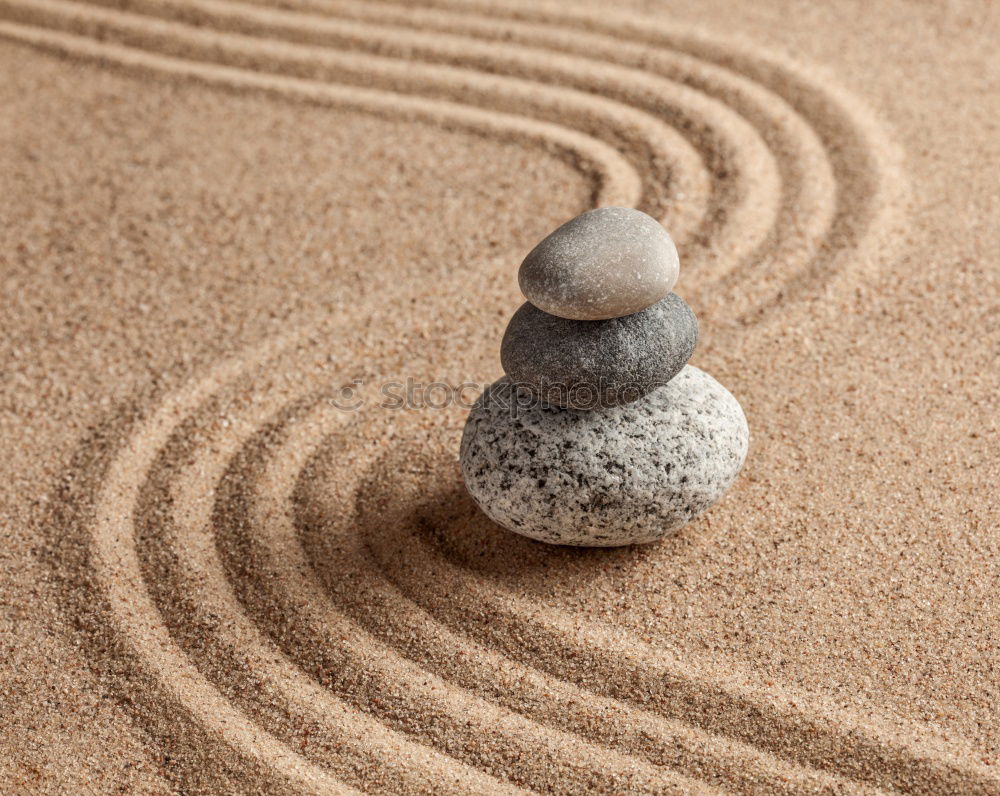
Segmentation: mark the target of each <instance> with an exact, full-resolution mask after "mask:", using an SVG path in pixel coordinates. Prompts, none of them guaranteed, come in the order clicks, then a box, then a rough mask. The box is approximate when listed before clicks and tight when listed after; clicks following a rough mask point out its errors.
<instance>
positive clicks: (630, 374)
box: [500, 293, 698, 409]
mask: <svg viewBox="0 0 1000 796" xmlns="http://www.w3.org/2000/svg"><path fill="white" fill-rule="evenodd" d="M697 342H698V320H697V318H695V316H694V313H693V312H692V311H691V308H690V307H689V306H688V305H687V303H686V302H685V301H684V299H682V298H681V297H680V296H678V295H677V294H676V293H671V294H669V295H668V296H667V297H666V298H665V299H663V300H662V301H658V302H657V303H656V304H654V305H653V306H652V307H648V308H647V309H645V310H643V311H642V312H637V313H635V314H633V315H626V316H625V317H623V318H612V319H611V320H606V321H571V320H568V319H566V318H557V317H556V316H555V315H549V314H548V313H546V312H542V311H541V310H540V309H538V308H537V307H535V306H533V305H531V304H529V303H526V304H523V305H522V306H521V308H520V309H518V311H517V312H515V313H514V317H513V318H511V320H510V323H509V324H508V326H507V331H506V332H505V333H504V336H503V342H502V343H501V344H500V362H501V364H502V365H503V369H504V372H505V373H506V374H507V376H508V377H509V378H510V380H511V381H512V382H514V383H515V384H518V385H519V386H520V387H522V388H524V389H527V390H528V391H529V392H530V393H531V394H532V395H535V396H537V397H539V398H540V399H541V400H543V401H545V402H546V403H549V404H552V405H554V406H564V407H573V408H577V409H593V408H596V407H600V406H616V405H618V404H622V403H628V402H629V401H634V400H637V399H639V398H641V397H642V396H643V395H645V394H646V393H648V392H649V391H650V390H652V389H654V388H655V387H657V386H660V385H663V384H666V383H667V382H668V381H670V379H672V378H673V377H674V376H675V375H676V374H677V373H678V372H679V371H680V369H681V368H683V367H684V365H685V364H686V363H687V361H688V360H689V359H690V358H691V354H692V352H693V351H694V348H695V345H696V343H697Z"/></svg>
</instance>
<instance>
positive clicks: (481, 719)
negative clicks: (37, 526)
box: [0, 0, 996, 793]
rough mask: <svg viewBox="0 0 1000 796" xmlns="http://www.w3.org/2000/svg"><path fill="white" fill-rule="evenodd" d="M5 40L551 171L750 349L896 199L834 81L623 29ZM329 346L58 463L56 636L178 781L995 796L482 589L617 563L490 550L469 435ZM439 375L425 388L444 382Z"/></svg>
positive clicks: (123, 420)
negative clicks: (90, 659)
mask: <svg viewBox="0 0 1000 796" xmlns="http://www.w3.org/2000/svg"><path fill="white" fill-rule="evenodd" d="M0 35H3V36H4V37H7V38H10V39H15V40H18V41H23V42H28V43H31V44H34V45H36V46H38V47H42V48H45V49H48V50H51V51H56V52H59V53H62V54H65V55H67V56H70V57H78V58H85V59H90V60H97V61H100V62H102V63H106V64H108V65H111V66H114V67H117V68H125V69H129V70H133V71H138V72H140V73H143V74H147V75H149V76H150V78H152V79H164V78H166V77H169V78H175V79H194V80H200V81H205V82H209V83H212V84H217V85H220V86H224V87H227V88H230V89H234V90H250V91H262V92H267V93H270V94H273V95H274V96H275V97H277V98H282V99H286V100H289V101H304V102H311V103H319V104H325V105H331V106H336V107H344V108H349V109H353V110H362V111H365V112H370V113H376V114H381V115H391V116H394V117H400V116H401V117H403V118H409V119H414V120H419V121H421V122H425V123H432V124H439V125H442V126H446V127H450V128H459V129H463V130H468V131H471V132H474V133H475V134H477V135H485V136H492V137H503V138H506V139H513V140H516V141H520V142H523V143H524V144H525V146H530V147H543V148H544V149H546V150H547V151H549V152H553V153H556V154H557V155H559V156H561V157H564V158H566V159H568V160H569V161H570V162H572V163H573V164H574V165H576V166H577V167H578V168H579V169H580V170H581V171H582V172H583V173H584V174H586V175H588V176H589V177H590V178H591V180H592V182H593V185H594V194H593V201H594V203H595V204H628V205H635V206H638V207H641V208H643V209H645V210H647V211H649V212H651V213H654V214H656V215H657V216H659V217H660V218H661V219H663V221H664V223H665V224H667V225H668V226H669V227H670V229H671V230H672V231H675V232H676V236H677V238H678V241H679V243H680V246H681V249H682V256H683V258H684V263H685V266H686V267H685V273H686V274H687V276H686V277H685V283H684V284H685V288H686V289H687V290H690V291H691V292H692V304H694V305H695V306H696V307H697V308H698V309H699V311H700V312H701V313H702V315H703V317H706V318H707V319H708V322H709V323H711V322H713V321H712V319H713V318H715V319H716V321H718V322H719V323H722V322H723V320H724V319H727V318H731V317H733V316H735V317H736V318H737V319H738V321H739V328H744V329H745V328H746V327H748V326H755V325H756V326H757V327H758V328H757V330H756V331H757V333H761V329H762V328H766V326H767V324H769V323H774V322H779V321H780V313H776V312H774V311H773V310H774V309H775V307H776V306H777V304H778V303H779V302H781V303H782V304H783V305H787V304H788V303H790V302H794V301H798V300H815V299H817V298H821V297H822V296H824V295H826V294H827V293H828V292H830V291H834V290H837V289H840V288H842V287H843V286H845V285H847V286H849V285H850V284H852V282H854V281H856V280H857V279H859V278H862V277H863V276H864V274H865V272H866V269H868V268H872V267H875V266H876V265H877V258H876V256H875V253H876V252H877V251H881V250H883V249H884V246H885V243H886V241H887V240H889V239H891V236H892V235H893V232H894V229H895V224H896V223H897V220H896V218H895V217H894V213H895V212H896V209H897V208H898V207H899V206H900V205H901V197H903V196H904V195H905V183H904V181H903V180H902V179H901V177H900V172H899V165H898V164H899V156H898V153H897V151H896V149H895V147H894V146H893V145H892V144H891V142H890V141H889V140H888V139H887V138H886V137H885V135H884V134H883V133H882V131H881V130H880V129H879V127H878V125H877V124H876V123H875V121H874V120H873V119H872V117H871V116H870V115H869V114H868V113H867V112H866V111H865V110H864V109H863V108H862V107H861V106H860V105H859V104H858V103H857V102H856V101H855V100H854V99H853V98H852V97H850V96H849V95H847V94H845V93H843V92H842V91H840V90H839V89H837V88H836V87H835V84H833V83H831V82H830V81H829V80H828V79H827V78H826V77H825V76H823V77H822V79H821V78H820V77H818V76H817V75H815V74H813V73H812V72H810V71H809V70H808V69H805V68H804V67H802V66H800V65H797V64H794V63H791V62H789V61H786V60H784V59H782V58H779V57H777V56H774V55H772V54H769V53H764V52H761V51H759V50H757V49H755V48H754V47H753V46H751V45H749V44H743V43H740V44H737V43H733V42H729V41H726V40H722V39H718V38H715V37H712V36H709V35H707V34H705V33H702V32H694V31H685V30H674V29H672V28H669V27H667V26H664V25H663V24H661V23H650V22H649V21H648V20H641V21H640V20H637V19H636V18H634V17H630V16H628V15H626V14H623V13H621V14H620V13H614V14H612V13H608V14H595V13H594V12H584V11H571V10H567V9H565V8H563V9H559V8H549V7H548V6H546V5H545V4H544V3H532V4H531V5H530V6H529V5H510V6H504V7H503V8H499V7H496V6H490V5H480V4H478V3H476V4H472V5H467V4H462V5H461V7H459V6H454V5H452V4H450V3H446V2H440V3H427V4H422V5H421V7H420V8H418V9H413V8H403V7H402V6H399V5H395V4H391V3H366V2H353V1H351V2H338V1H337V0H309V1H308V2H305V3H303V4H301V6H300V7H299V8H298V9H297V10H294V11H289V10H278V9H273V8H268V7H265V6H263V5H260V4H256V3H248V2H230V1H229V0H187V1H186V2H180V0H129V1H128V2H112V1H111V0H107V2H92V3H83V2H65V1H64V0H32V1H31V2H28V1H27V0H0ZM515 42H516V43H515ZM490 267H498V266H490ZM456 298H458V297H456ZM390 304H391V302H390ZM392 310H393V308H392V307H391V306H390V307H389V308H388V309H384V310H382V311H380V312H377V311H374V310H373V311H372V320H371V323H370V324H369V328H374V329H378V330H379V332H378V334H379V335H380V336H381V338H382V339H384V340H388V339H392V338H393V336H394V335H401V334H405V313H401V312H399V311H392ZM351 335H352V330H351V329H350V328H337V327H336V325H335V324H320V326H318V327H317V328H311V329H308V330H305V331H303V332H300V333H296V334H293V335H290V336H289V337H288V338H286V339H281V340H273V341H270V342H269V343H267V344H266V345H264V346H262V347H261V348H259V349H257V350H251V351H247V352H245V353H244V354H242V355H241V356H239V357H236V358H234V359H232V360H227V361H225V362H222V363H220V364H219V365H218V366H217V367H216V368H215V369H214V370H213V371H212V372H210V373H208V374H206V375H205V376H204V377H203V378H202V379H200V380H197V381H194V382H192V383H190V384H189V385H187V386H186V387H184V388H183V389H181V390H180V391H178V392H176V393H174V394H171V395H166V396H154V397H151V398H148V399H147V398H137V399H136V402H135V403H136V408H135V409H134V410H130V409H129V408H128V407H123V408H122V411H120V412H118V413H116V414H115V416H114V417H113V418H112V419H111V420H109V421H108V423H106V424H105V425H102V426H100V427H99V428H97V429H96V430H95V432H94V433H93V435H92V436H91V437H90V438H89V439H87V440H85V441H84V442H83V443H82V445H81V448H80V450H79V452H78V454H77V456H76V458H75V461H74V466H73V468H72V470H71V471H70V472H69V473H67V474H66V479H65V482H64V483H63V484H62V485H61V486H60V487H59V490H58V495H57V498H58V499H56V500H54V501H53V505H55V506H57V507H59V508H57V509H54V510H55V511H58V512H60V513H61V514H63V515H65V516H60V517H59V518H58V519H59V522H58V523H54V524H55V525H57V526H58V527H68V528H71V529H72V533H70V534H69V535H68V536H67V537H66V538H65V539H64V540H61V542H60V544H59V555H60V556H61V566H62V567H63V568H64V569H65V570H67V571H71V572H73V573H76V577H75V579H71V580H72V582H70V583H68V585H67V591H68V602H69V604H70V606H71V610H72V611H73V612H74V613H75V615H76V616H77V617H78V619H79V622H80V623H81V624H83V625H86V626H88V627H89V628H90V629H91V630H92V631H93V632H94V634H95V637H96V638H98V639H100V643H99V645H98V649H97V650H96V653H98V654H96V655H95V657H97V658H100V659H102V660H104V661H105V662H106V663H105V665H108V666H115V667H117V669H118V672H117V673H118V674H120V675H123V676H124V677H126V678H127V680H128V682H130V683H131V684H132V688H130V689H129V690H128V692H127V694H125V695H124V696H123V698H125V699H127V700H128V701H130V702H131V703H132V704H133V707H134V709H135V712H136V714H137V716H139V717H140V718H141V719H142V720H143V722H145V723H146V725H147V726H148V727H149V728H150V729H151V730H152V731H153V732H154V733H156V734H157V735H160V736H162V737H163V738H165V739H167V740H168V742H169V743H171V744H178V745H180V744H182V745H184V747H185V749H186V750H188V754H187V755H186V757H185V759H186V760H193V761H195V762H192V763H190V764H189V765H188V768H187V769H186V770H185V771H184V772H183V773H182V776H183V777H184V778H185V780H186V782H185V784H186V785H189V786H190V785H191V784H192V783H194V784H196V785H201V786H206V787H212V786H217V787H222V784H221V783H225V782H229V781H232V780H233V779H236V780H237V781H241V782H243V783H244V784H245V783H254V784H255V785H259V786H260V787H266V788H280V787H291V788H293V789H296V790H315V791H323V792H329V791H331V790H336V791H344V790H347V789H348V788H350V787H356V788H362V789H372V788H387V789H392V790H407V791H409V790H415V791H424V790H428V791H429V790H433V791H435V792H441V791H454V792H461V793H466V792H503V791H505V790H510V791H515V790H522V789H529V790H546V791H553V792H566V793H579V792H581V791H584V790H588V789H599V790H603V791H610V792H616V791H617V792H622V791H630V792H659V791H670V790H676V791H683V792H697V791H701V790H713V789H716V788H724V789H735V790H744V791H745V790H751V789H762V790H766V791H767V792H772V791H788V792H802V791H804V790H848V791H864V790H876V789H880V788H904V789H906V788H908V789H931V790H937V791H959V790H961V791H965V792H972V791H976V790H979V791H983V792H986V791H989V790H991V789H993V788H995V787H996V780H995V779H994V778H992V775H990V774H989V772H988V771H986V770H985V769H984V768H983V767H982V766H981V765H980V764H979V763H977V762H976V761H975V759H974V758H973V756H972V753H971V752H970V751H969V750H968V749H967V748H965V747H964V746H963V745H962V744H961V743H960V742H955V741H949V740H946V739H943V738H938V737H933V736H931V735H929V734H928V731H927V730H925V729H923V728H917V727H911V726H908V725H901V724H900V722H899V721H898V720H895V719H890V718H888V717H879V716H877V715H865V716H860V715H854V714H851V713H847V712H845V711H843V710H842V709H839V708H836V707H834V706H831V705H827V704H824V703H822V702H821V700H818V699H817V698H816V697H812V696H808V695H805V694H801V693H797V692H795V690H794V689H793V688H791V687H789V686H786V685H784V684H780V683H779V684H761V683H760V682H758V681H757V680H756V679H755V677H754V674H753V673H752V672H746V671H744V670H743V669H741V668H740V667H739V666H737V665H735V664H732V663H730V662H727V661H719V660H694V659H693V658H691V657H690V656H684V657H682V656H679V655H676V654H674V653H672V652H671V651H670V650H665V649H663V648H658V647H656V646H653V645H651V644H650V643H648V642H647V641H645V640H643V639H641V638H635V637H631V636H629V635H627V634H625V633H624V631H622V630H621V629H618V628H614V627H611V626H609V625H607V624H606V623H603V622H602V621H600V620H596V619H593V618H588V617H581V616H576V615H573V614H572V613H567V612H565V611H561V610H559V609H558V608H557V607H555V606H552V605H549V604H547V603H546V602H545V601H544V600H538V599H534V598H531V599H529V598H528V596H527V595H525V594H523V593H519V592H518V591H517V590H516V589H512V588H510V587H509V581H510V578H509V577H501V575H507V576H509V575H510V573H511V572H513V571H516V569H517V568H518V567H558V566H560V565H561V563H560V562H562V561H563V559H565V557H566V556H570V555H574V556H577V557H578V558H579V557H582V560H583V561H584V563H586V561H589V560H592V561H593V563H594V565H595V566H596V565H599V563H600V561H601V560H603V559H601V558H600V556H606V555H619V556H621V555H626V556H627V555H631V554H632V553H621V552H619V553H595V552H588V551H582V552H579V551H578V552H575V553H569V552H567V551H564V550H554V549H549V548H544V547H542V546H540V545H534V544H531V543H528V542H526V541H522V540H519V539H511V538H508V537H506V536H505V537H503V539H502V544H499V545H497V544H494V542H496V541H497V534H500V533H501V532H500V531H499V530H498V529H497V528H495V527H494V526H492V525H491V524H490V523H489V522H488V521H487V520H485V518H483V517H482V516H481V515H480V514H479V513H478V512H476V511H475V509H474V507H473V506H472V504H471V502H470V501H469V500H468V499H467V498H466V497H465V495H464V492H463V491H462V489H461V485H460V479H459V477H458V475H457V470H456V467H455V462H454V455H455V448H456V445H457V439H458V433H459V428H460V423H461V413H460V412H456V411H448V412H441V413H438V414H437V415H435V417H434V418H431V419H428V418H427V417H426V416H421V414H420V413H419V412H409V413H389V412H387V411H385V410H384V409H380V408H376V407H374V406H371V407H370V408H362V409H361V410H360V411H357V412H344V411H341V410H340V409H338V408H336V407H335V406H333V405H332V404H331V402H330V400H329V398H330V395H329V394H328V392H329V385H330V384H331V383H333V382H335V381H336V379H337V378H339V377H341V376H343V375H345V374H347V373H350V372H352V367H359V368H362V369H365V370H366V371H372V372H376V373H378V372H387V371H389V370H391V366H390V364H389V363H388V361H387V360H386V359H385V357H386V355H385V354H384V353H383V352H382V350H381V349H380V348H379V346H378V344H377V341H375V342H373V343H366V344H364V345H361V346H359V344H358V343H357V342H356V341H355V342H354V343H353V345H352V346H351V347H350V351H349V352H348V351H346V350H345V352H344V356H351V357H355V358H356V359H355V360H353V361H352V362H350V363H343V362H342V363H340V364H338V366H337V367H336V368H335V369H334V370H333V371H331V368H330V367H329V365H328V359H329V358H328V354H329V351H330V348H331V345H332V346H334V347H336V345H337V343H336V341H337V339H338V338H339V337H344V338H349V337H351ZM331 340H332V341H333V342H332V343H331ZM359 347H360V348H361V349H362V350H360V351H359V350H358V349H359ZM346 348H347V347H346V346H345V349H346ZM427 356H428V358H429V359H428V361H427V362H426V363H425V366H426V367H427V369H428V372H433V365H434V362H433V359H434V357H435V356H440V354H439V353H438V352H435V351H431V352H429V353H428V354H427ZM317 363H327V364H323V365H318V364H317ZM410 365H411V366H412V367H414V368H419V367H420V363H419V362H414V363H410ZM498 547H499V548H501V549H505V551H506V552H505V555H504V556H502V557H497V558H490V557H489V556H487V557H486V558H483V551H487V550H495V549H497V548H498ZM587 556H592V559H587V558H586V557H587ZM102 645H104V646H102Z"/></svg>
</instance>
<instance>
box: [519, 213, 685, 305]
mask: <svg viewBox="0 0 1000 796" xmlns="http://www.w3.org/2000/svg"><path fill="white" fill-rule="evenodd" d="M679 272H680V261H679V260H678V258H677V249H676V247H675V246H674V242H673V241H672V240H671V239H670V235H668V234H667V231H666V230H665V229H664V228H663V227H662V226H660V224H659V223H658V222H657V221H656V219H654V218H652V217H651V216H648V215H646V214H645V213H643V212H642V211H641V210H633V209H632V208H630V207H601V208H598V209H597V210H588V211H587V212H586V213H583V214H582V215H579V216H577V217H576V218H574V219H572V220H571V221H567V222H566V223H565V224H563V225H562V226H561V227H559V228H558V229H557V230H556V231H555V232H553V233H552V234H551V235H549V236H548V237H547V238H545V239H544V240H543V241H542V242H541V243H539V244H538V245H537V246H536V247H535V248H534V249H532V250H531V252H529V254H528V256H527V257H525V258H524V262H523V263H521V268H520V270H519V271H518V274H517V281H518V284H519V285H520V286H521V292H522V293H523V294H524V297H525V298H526V299H528V301H530V302H531V303H532V304H534V305H535V306H536V307H538V309H540V310H543V311H544V312H547V313H549V314H550V315H558V316H559V317H561V318H570V319H573V320H578V321H598V320H606V319H608V318H620V317H621V316H623V315H631V314H632V313H634V312H639V311H640V310H644V309H646V307H649V306H651V305H652V304H655V303H656V302H657V301H660V300H661V299H662V298H664V297H665V296H666V295H667V294H668V293H670V291H671V290H673V288H674V285H675V284H676V283H677V276H678V274H679Z"/></svg>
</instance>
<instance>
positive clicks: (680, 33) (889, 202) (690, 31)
mask: <svg viewBox="0 0 1000 796" xmlns="http://www.w3.org/2000/svg"><path fill="white" fill-rule="evenodd" d="M313 2H315V0H313ZM330 3H331V5H336V6H342V5H347V6H350V7H352V8H354V9H357V8H359V7H361V6H363V5H365V4H364V3H357V2H348V3H339V2H336V0H330ZM399 5H401V3H400V2H399V0H380V2H379V3H378V4H374V6H383V7H394V6H396V7H398V6H399ZM410 5H418V6H420V7H423V8H425V9H444V10H450V11H454V12H457V13H460V14H462V15H464V16H465V17H466V18H468V19H470V20H475V19H477V18H478V19H479V20H481V21H482V22H483V23H485V24H488V23H489V22H490V21H491V20H492V21H499V22H521V23H528V24H530V25H536V26H553V27H556V28H558V29H559V30H563V31H565V30H567V29H572V30H574V31H579V33H580V34H581V35H583V34H592V33H595V32H597V33H601V34H605V35H608V36H612V37H617V38H619V39H620V40H622V41H623V42H626V43H633V44H634V43H642V44H646V45H649V46H650V47H654V48H667V49H670V50H674V51H676V52H680V53H685V54H688V55H690V56H692V57H693V58H696V59H701V60H704V61H707V62H710V63H712V64H714V65H716V66H719V67H721V68H724V69H727V70H731V71H732V72H734V73H737V74H740V75H743V76H745V77H746V78H749V79H753V80H755V81H757V82H758V83H759V84H760V85H762V86H767V87H768V89H769V90H770V91H772V92H774V93H775V94H777V95H778V96H780V97H781V98H782V99H783V100H784V101H785V102H786V103H787V104H788V105H789V106H791V107H794V108H795V109H796V112H797V113H799V114H801V115H803V117H804V118H805V119H806V120H807V121H808V122H810V124H811V126H812V128H813V129H814V130H815V131H816V132H817V134H818V135H819V136H820V139H821V141H822V142H823V145H824V149H825V151H826V153H827V154H828V155H829V157H830V158H831V161H832V165H833V169H834V179H835V181H836V185H837V188H838V197H839V198H838V202H837V210H836V214H835V217H834V219H833V223H832V225H831V229H830V231H829V234H828V236H827V238H828V240H830V241H833V242H834V243H835V245H834V246H832V247H827V248H826V250H824V249H822V248H821V249H820V250H819V252H818V256H817V257H816V258H815V259H814V260H813V261H812V262H811V264H810V265H809V267H808V268H807V269H806V270H805V271H804V272H801V273H799V274H798V275H797V276H796V278H795V279H794V280H793V282H792V283H791V284H788V285H784V286H780V287H778V288H777V289H774V290H770V291H768V293H767V296H768V297H767V298H766V299H764V300H763V301H761V302H760V303H758V305H757V306H755V308H754V310H753V311H752V312H750V313H748V314H744V315H743V316H741V319H740V320H741V321H742V322H743V323H750V322H762V320H763V322H764V323H765V324H766V325H767V326H768V327H769V326H771V325H773V324H774V323H776V322H777V321H775V320H771V321H767V320H766V319H763V315H764V313H765V312H766V311H767V310H768V309H770V308H773V307H774V306H776V305H777V304H779V303H780V302H781V301H783V300H787V299H791V300H796V299H799V298H803V297H804V294H805V293H806V292H807V291H808V290H810V289H811V288H812V287H814V286H816V284H817V283H818V284H824V280H823V278H822V277H823V276H824V275H827V276H829V279H828V280H825V286H826V288H827V290H828V291H829V292H832V291H834V290H836V289H837V288H838V286H839V285H841V284H843V283H844V282H846V281H847V279H848V278H849V277H857V276H862V275H865V274H866V273H868V272H869V271H870V269H871V268H873V267H874V264H875V263H876V262H877V259H878V258H877V246H876V245H875V244H876V242H877V241H876V237H875V234H874V233H875V232H877V231H879V230H882V231H883V232H884V236H885V237H886V238H892V239H895V238H896V237H898V236H899V234H900V232H901V231H902V228H903V224H904V221H905V213H904V208H905V207H906V206H907V205H908V203H909V197H910V192H909V185H908V181H907V179H906V176H905V172H904V169H903V163H904V155H903V151H902V149H901V148H900V147H899V146H898V145H897V144H896V143H895V142H894V141H893V140H892V139H891V138H890V137H889V136H888V135H887V134H886V132H885V130H884V129H883V127H882V125H881V124H880V122H879V121H878V120H877V119H876V117H875V115H874V114H873V113H872V112H871V110H870V109H869V108H867V107H866V106H865V105H864V103H862V102H861V101H860V100H859V99H858V98H857V97H855V96H854V95H852V94H850V93H849V92H847V91H846V90H845V89H843V88H841V87H840V85H839V83H838V81H836V80H835V79H834V77H833V76H832V75H829V74H826V73H825V72H824V71H822V70H820V69H819V68H817V67H815V66H811V67H810V68H809V69H808V70H806V69H805V68H804V67H803V66H802V65H801V64H799V63H797V62H795V61H793V60H791V59H789V58H786V57H784V56H782V55H780V54H778V53H776V52H774V51H773V50H766V51H765V50H761V49H760V48H759V47H756V46H755V45H753V44H751V43H749V42H747V41H745V40H738V39H734V38H730V39H728V40H722V39H720V38H719V37H717V36H716V35H714V34H709V33H707V32H705V31H703V30H701V29H696V28H693V27H691V26H683V25H677V24H674V23H665V22H663V21H662V20H658V19H651V18H649V17H648V16H646V15H641V14H638V13H635V12H630V11H625V10H620V9H606V8H602V9H600V10H595V9H587V8H576V7H567V6H565V5H563V4H554V3H551V2H549V1H548V0H530V2H528V1H526V0H505V2H504V3H503V6H502V7H501V6H497V5H494V4H492V3H491V2H489V1H488V0H461V1H460V2H459V1H457V0H414V2H413V3H412V4H410ZM807 72H814V73H816V76H815V78H810V77H809V76H808V74H807ZM701 82H702V81H701V80H695V81H694V85H696V86H697V85H700V84H701ZM859 198H861V201H858V199H859ZM855 226H856V227H857V228H858V230H859V231H854V230H853V229H852V228H853V227H855Z"/></svg>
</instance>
